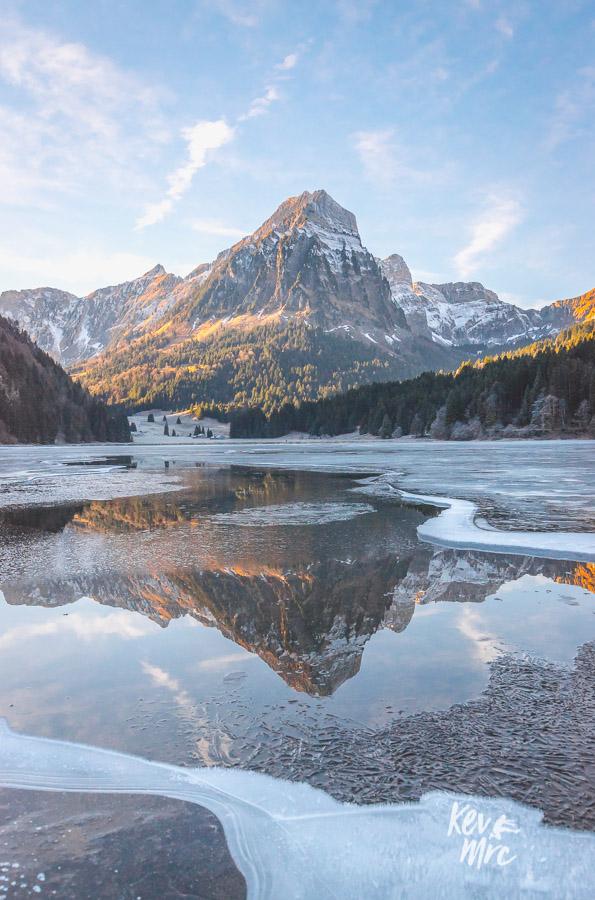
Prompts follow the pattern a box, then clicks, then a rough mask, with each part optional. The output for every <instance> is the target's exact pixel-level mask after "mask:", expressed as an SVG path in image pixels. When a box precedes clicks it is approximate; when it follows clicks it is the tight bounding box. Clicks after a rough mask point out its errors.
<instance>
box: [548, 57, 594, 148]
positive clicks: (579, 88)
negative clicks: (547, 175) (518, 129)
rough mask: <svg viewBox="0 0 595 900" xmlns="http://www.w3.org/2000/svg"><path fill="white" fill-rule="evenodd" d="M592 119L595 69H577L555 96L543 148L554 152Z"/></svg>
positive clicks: (576, 134) (591, 67)
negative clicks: (570, 82) (567, 83)
mask: <svg viewBox="0 0 595 900" xmlns="http://www.w3.org/2000/svg"><path fill="white" fill-rule="evenodd" d="M594 118H595V66H585V67H584V68H582V69H579V70H578V72H577V73H576V75H575V78H574V81H573V83H572V84H570V85H569V86H568V87H567V88H566V89H565V90H563V91H561V92H560V93H559V94H558V96H557V97H556V101H555V106H554V111H553V114H552V118H551V122H550V127H549V132H548V135H547V138H546V147H547V148H548V149H549V150H554V149H555V148H556V147H558V146H559V145H560V144H563V143H565V142H566V141H570V140H573V139H575V138H577V137H580V135H581V134H582V133H583V132H584V130H585V129H586V128H587V127H588V126H589V125H590V126H592V123H593V120H594Z"/></svg>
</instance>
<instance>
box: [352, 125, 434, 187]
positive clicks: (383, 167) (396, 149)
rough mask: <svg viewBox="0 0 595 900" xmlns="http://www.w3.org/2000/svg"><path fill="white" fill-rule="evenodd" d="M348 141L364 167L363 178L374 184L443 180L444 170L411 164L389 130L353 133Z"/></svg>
mask: <svg viewBox="0 0 595 900" xmlns="http://www.w3.org/2000/svg"><path fill="white" fill-rule="evenodd" d="M352 139H353V142H354V146H355V150H356V152H357V154H358V156H359V158H360V161H361V163H362V166H363V168H364V175H365V177H366V178H367V179H368V180H369V181H372V182H374V184H377V185H389V184H392V183H393V182H394V181H396V180H397V179H399V178H402V179H408V180H409V181H417V182H431V181H439V180H442V178H443V177H444V174H445V172H444V167H442V168H440V167H438V168H436V169H434V170H431V169H429V168H427V169H423V168H420V167H418V166H415V165H412V164H411V163H410V162H409V160H408V159H407V154H406V151H405V150H404V149H403V147H401V146H400V145H399V143H398V141H397V140H396V136H395V131H394V129H392V128H378V129H373V130H371V131H356V132H355V133H354V134H353V135H352Z"/></svg>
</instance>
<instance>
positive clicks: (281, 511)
mask: <svg viewBox="0 0 595 900" xmlns="http://www.w3.org/2000/svg"><path fill="white" fill-rule="evenodd" d="M374 511H375V510H374V507H373V506H370V504H369V503H284V504H278V505H271V506H258V507H251V508H248V509H240V510H237V511H236V512H230V513H217V514H216V515H214V516H212V521H213V522H219V523H221V524H224V523H225V524H229V525H252V526H265V525H275V526H277V527H279V526H282V525H327V524H329V523H330V522H347V521H348V520H349V519H354V518H355V517H356V516H363V515H365V514H366V513H372V512H374Z"/></svg>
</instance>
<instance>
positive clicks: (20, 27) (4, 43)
mask: <svg viewBox="0 0 595 900" xmlns="http://www.w3.org/2000/svg"><path fill="white" fill-rule="evenodd" d="M1 82H3V83H4V85H5V91H4V92H3V98H4V105H3V106H0V120H1V123H2V124H1V128H2V142H1V143H2V146H1V148H0V179H1V181H0V190H1V191H2V194H3V198H4V200H5V201H6V200H7V198H8V200H9V202H10V201H11V200H13V199H15V200H17V202H18V199H19V195H20V197H21V202H22V201H23V193H24V194H25V197H24V199H25V200H28V199H32V200H34V201H35V202H39V201H40V199H41V198H40V196H39V191H40V190H43V191H49V190H55V191H61V192H64V191H71V190H73V189H75V188H77V187H78V188H80V186H81V185H82V184H83V183H88V182H89V181H91V180H95V181H96V179H97V177H98V175H101V177H102V179H103V180H104V182H106V183H107V182H110V181H111V182H114V181H116V182H118V181H120V182H122V181H124V180H125V181H126V182H127V184H128V186H130V184H131V180H132V179H131V170H132V169H133V161H134V160H135V159H138V158H139V157H140V156H141V155H146V154H147V151H148V148H150V147H155V146H157V145H159V144H160V143H163V142H164V141H165V140H167V133H166V130H165V128H164V127H163V121H162V117H161V114H160V103H161V101H162V94H161V92H160V91H159V90H157V89H155V88H152V87H150V86H148V85H146V84H144V83H143V82H142V81H141V80H140V79H139V78H138V77H136V76H135V75H133V74H132V73H130V72H127V71H126V70H124V69H122V68H121V67H119V66H117V65H116V64H115V63H114V62H113V61H112V60H110V59H109V58H107V57H105V56H102V55H100V54H97V53H95V52H93V51H91V50H90V49H89V48H88V47H87V46H85V45H84V44H82V43H73V42H69V41H64V40H62V39H61V38H60V37H58V36H56V35H54V34H52V33H51V32H48V31H45V30H42V29H38V28H32V27H28V26H26V25H25V24H23V23H22V22H21V21H20V20H18V19H16V18H9V17H5V18H4V19H2V20H1V21H0V83H1ZM15 185H16V188H15ZM5 189H6V192H5ZM36 192H37V193H36ZM29 194H30V195H31V198H29V196H28V195H29Z"/></svg>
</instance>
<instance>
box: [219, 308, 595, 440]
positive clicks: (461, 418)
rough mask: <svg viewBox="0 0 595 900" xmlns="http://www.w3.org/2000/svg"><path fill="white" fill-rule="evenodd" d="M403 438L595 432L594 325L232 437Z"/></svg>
mask: <svg viewBox="0 0 595 900" xmlns="http://www.w3.org/2000/svg"><path fill="white" fill-rule="evenodd" d="M357 428H359V430H360V432H362V433H369V434H373V435H380V436H381V437H385V438H389V437H398V436H401V435H407V434H410V435H415V436H420V437H421V436H424V435H426V436H429V437H432V438H436V439H444V440H448V439H455V440H456V439H458V440H467V439H473V438H482V437H533V436H536V437H537V436H540V435H553V434H569V435H572V434H577V435H586V434H595V322H593V321H591V322H588V323H585V324H583V325H579V326H576V327H574V328H571V329H568V330H567V331H564V332H562V333H561V334H560V335H558V337H557V338H556V339H555V340H549V341H540V342H538V343H535V344H532V345H530V346H528V347H524V348H522V349H520V350H516V351H513V352H509V353H503V354H500V355H498V356H496V357H486V358H484V359H481V360H478V361H477V362H474V363H469V362H468V363H464V364H463V365H461V366H460V367H459V368H458V369H457V371H456V372H453V373H449V374H445V373H433V372H426V373H424V374H423V375H419V376H418V377H417V378H413V379H411V380H409V381H403V382H389V383H385V384H371V385H365V386H363V387H359V388H356V389H355V390H350V391H347V392H346V393H343V394H340V395H337V396H334V397H329V398H325V399H322V400H320V401H318V402H316V403H303V404H301V405H291V404H287V405H285V406H284V407H283V408H282V409H281V410H280V411H278V412H277V413H274V414H273V415H271V416H270V417H269V418H267V417H266V416H265V415H264V413H263V412H262V411H261V410H248V409H246V410H242V411H240V412H238V413H237V414H236V415H235V416H233V417H232V422H231V436H232V437H263V436H267V437H275V436H279V435H282V434H286V433H288V432H290V431H302V432H307V433H310V434H314V435H322V434H328V435H336V434H343V433H349V432H352V431H355V430H356V429H357Z"/></svg>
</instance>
